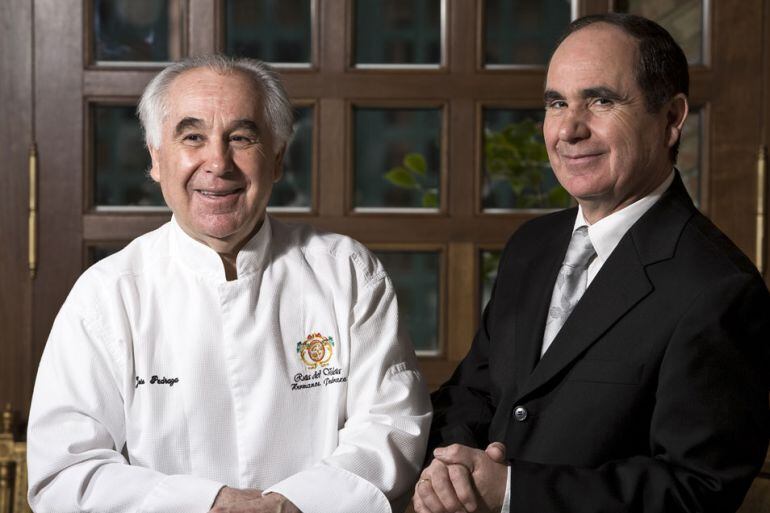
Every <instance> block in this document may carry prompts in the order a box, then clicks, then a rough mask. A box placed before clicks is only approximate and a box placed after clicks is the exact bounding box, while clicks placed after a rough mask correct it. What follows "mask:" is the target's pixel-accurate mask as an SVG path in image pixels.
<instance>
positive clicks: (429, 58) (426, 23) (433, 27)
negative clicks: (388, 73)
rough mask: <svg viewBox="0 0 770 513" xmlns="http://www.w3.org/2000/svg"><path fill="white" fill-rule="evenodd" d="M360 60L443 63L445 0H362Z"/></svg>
mask: <svg viewBox="0 0 770 513" xmlns="http://www.w3.org/2000/svg"><path fill="white" fill-rule="evenodd" d="M355 13H356V20H355V21H356V26H355V34H356V36H355V62H356V64H440V62H441V0H358V1H357V2H356V4H355Z"/></svg>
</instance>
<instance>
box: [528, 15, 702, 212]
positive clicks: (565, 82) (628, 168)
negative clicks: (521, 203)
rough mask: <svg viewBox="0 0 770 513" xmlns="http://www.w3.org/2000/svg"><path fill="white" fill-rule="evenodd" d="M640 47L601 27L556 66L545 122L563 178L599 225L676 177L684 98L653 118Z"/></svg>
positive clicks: (574, 38)
mask: <svg viewBox="0 0 770 513" xmlns="http://www.w3.org/2000/svg"><path fill="white" fill-rule="evenodd" d="M637 46H638V45H637V42H636V40H635V39H633V38H632V37H631V36H629V35H627V34H625V33H623V32H622V31H621V30H620V29H619V28H616V27H614V26H612V25H609V24H606V23H596V24H594V25H590V26H588V27H586V28H583V29H580V30H578V31H577V32H574V33H573V34H571V35H570V36H569V37H567V38H566V39H565V40H564V42H562V44H561V45H560V46H559V47H558V48H557V49H556V52H555V53H554V55H553V57H552V59H551V63H550V65H549V68H548V76H547V79H546V90H545V95H544V99H545V106H546V115H545V121H544V123H543V135H544V137H545V143H546V148H547V150H548V157H549V159H550V161H551V167H553V170H554V172H555V173H556V177H557V178H558V179H559V182H560V183H561V184H562V186H564V188H565V189H566V190H567V191H568V192H569V193H570V194H571V195H572V196H574V197H575V198H576V199H577V200H578V203H580V205H581V206H582V207H583V212H584V215H585V217H586V219H587V220H588V221H589V222H591V223H593V222H596V221H598V220H599V219H601V218H603V217H606V216H607V215H609V214H611V213H612V212H615V211H617V210H619V209H621V208H623V207H625V206H628V205H630V204H631V203H633V202H634V201H636V200H638V199H640V198H642V197H644V196H646V195H647V194H649V193H650V192H652V191H653V190H654V189H655V188H656V187H657V186H658V185H660V184H661V183H662V182H663V181H664V180H665V179H666V177H667V176H668V174H669V173H670V172H671V169H672V166H673V163H672V162H671V161H670V160H669V148H670V147H671V146H673V145H674V143H675V142H676V141H677V139H678V137H679V134H680V132H681V129H682V124H683V123H684V119H685V117H686V115H687V100H686V97H685V96H684V95H683V94H679V95H677V96H675V97H674V98H673V99H672V100H670V101H669V102H667V103H666V104H665V105H664V106H663V108H662V109H661V110H660V112H657V113H650V112H648V110H647V106H646V104H645V98H644V94H643V92H642V90H641V89H640V87H639V85H638V84H637V80H636V74H635V66H636V63H637V62H638V55H637V51H638V50H637Z"/></svg>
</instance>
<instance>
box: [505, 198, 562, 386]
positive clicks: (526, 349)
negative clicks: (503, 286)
mask: <svg viewBox="0 0 770 513" xmlns="http://www.w3.org/2000/svg"><path fill="white" fill-rule="evenodd" d="M576 213H577V209H574V211H573V212H572V214H571V215H567V216H564V218H561V219H559V224H558V225H557V226H556V227H555V228H554V230H553V231H552V233H553V236H552V237H551V238H550V240H549V241H548V243H547V244H546V245H544V246H542V247H541V250H540V251H538V252H537V253H536V254H533V255H530V256H531V258H529V259H528V260H527V262H526V263H525V264H524V265H523V266H522V268H521V270H520V272H521V274H520V275H519V276H517V279H518V280H519V282H520V292H519V294H518V295H517V298H516V304H515V305H513V312H515V317H514V318H515V319H516V322H515V323H514V341H515V342H514V354H515V359H514V362H515V364H514V366H515V376H516V387H517V389H518V390H521V388H522V386H523V385H524V384H525V383H526V381H527V379H528V378H529V375H530V374H531V373H532V369H534V368H535V365H536V364H537V362H538V360H539V359H540V347H541V345H542V341H543V330H544V329H545V319H546V315H547V313H548V307H549V305H550V303H551V294H552V292H553V286H554V283H555V282H556V275H557V274H558V272H559V268H560V267H561V263H562V260H563V259H564V254H565V253H566V251H567V245H568V244H569V239H570V234H571V233H572V228H573V226H574V224H575V215H576Z"/></svg>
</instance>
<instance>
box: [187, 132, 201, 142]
mask: <svg viewBox="0 0 770 513" xmlns="http://www.w3.org/2000/svg"><path fill="white" fill-rule="evenodd" d="M182 140H183V141H186V142H193V143H197V142H201V141H202V140H203V137H202V136H201V135H200V134H187V135H185V136H184V137H182Z"/></svg>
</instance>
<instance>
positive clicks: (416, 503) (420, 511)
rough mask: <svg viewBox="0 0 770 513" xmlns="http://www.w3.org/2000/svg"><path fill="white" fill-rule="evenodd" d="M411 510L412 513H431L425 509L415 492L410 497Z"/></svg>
mask: <svg viewBox="0 0 770 513" xmlns="http://www.w3.org/2000/svg"><path fill="white" fill-rule="evenodd" d="M412 508H413V509H414V513H431V511H430V510H429V509H428V508H426V507H425V504H423V502H422V499H421V498H420V495H419V494H418V493H417V491H415V492H414V495H412Z"/></svg>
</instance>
